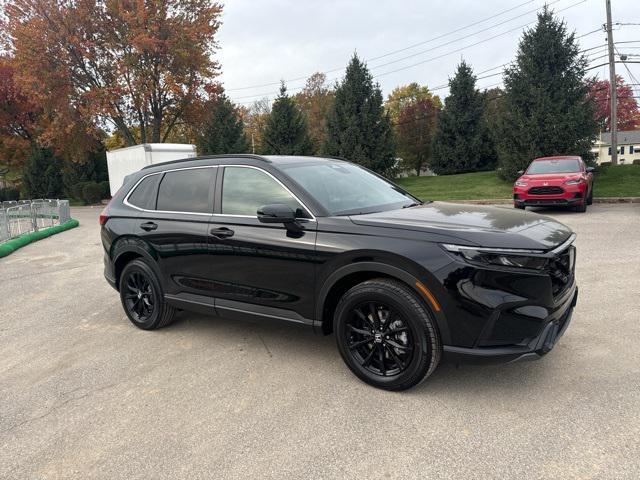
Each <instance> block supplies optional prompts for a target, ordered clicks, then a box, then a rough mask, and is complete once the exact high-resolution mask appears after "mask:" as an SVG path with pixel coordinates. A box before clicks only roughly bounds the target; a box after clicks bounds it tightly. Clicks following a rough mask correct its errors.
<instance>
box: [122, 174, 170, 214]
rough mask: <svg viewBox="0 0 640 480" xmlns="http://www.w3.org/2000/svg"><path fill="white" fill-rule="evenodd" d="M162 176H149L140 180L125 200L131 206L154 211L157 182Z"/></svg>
mask: <svg viewBox="0 0 640 480" xmlns="http://www.w3.org/2000/svg"><path fill="white" fill-rule="evenodd" d="M161 177H162V175H151V176H149V177H147V178H145V179H144V180H142V181H141V182H140V183H139V184H138V186H137V187H136V188H135V189H134V190H133V192H132V193H131V195H129V199H128V200H127V201H128V202H129V203H130V204H131V205H134V206H136V207H138V208H144V209H145V210H155V208H156V195H157V193H158V182H159V181H160V178H161Z"/></svg>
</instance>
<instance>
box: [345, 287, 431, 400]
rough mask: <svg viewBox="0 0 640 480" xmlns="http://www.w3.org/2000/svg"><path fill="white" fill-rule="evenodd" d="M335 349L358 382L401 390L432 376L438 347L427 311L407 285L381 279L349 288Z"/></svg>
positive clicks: (386, 388) (429, 314)
mask: <svg viewBox="0 0 640 480" xmlns="http://www.w3.org/2000/svg"><path fill="white" fill-rule="evenodd" d="M334 332H335V334H336V340H337V343H338V349H339V351H340V354H341V355H342V358H343V359H344V361H345V363H346V364H347V366H348V367H349V368H350V369H351V371H352V372H353V373H354V374H356V375H357V376H358V377H359V378H360V379H361V380H363V381H365V382H366V383H368V384H370V385H373V386H375V387H378V388H382V389H385V390H405V389H407V388H410V387H413V386H414V385H416V384H418V383H420V382H421V381H423V380H424V379H426V378H427V377H428V376H429V375H431V373H432V372H433V371H434V370H435V368H436V366H437V365H438V362H439V361H440V355H441V350H442V346H441V343H440V337H439V335H438V331H437V329H436V326H435V321H434V320H433V318H432V315H431V313H430V312H429V310H428V309H427V307H426V306H425V305H424V304H423V303H422V301H421V300H420V299H419V298H418V296H417V295H416V293H415V292H413V291H412V290H411V289H410V288H409V287H407V286H406V285H405V284H403V283H401V282H399V281H396V280H391V279H386V278H381V279H374V280H369V281H366V282H363V283H361V284H358V285H356V286H355V287H353V288H351V289H350V290H349V291H348V292H347V293H346V294H345V295H344V296H343V297H342V299H341V300H340V302H339V304H338V307H337V309H336V313H335V317H334Z"/></svg>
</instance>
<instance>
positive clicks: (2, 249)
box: [0, 218, 80, 258]
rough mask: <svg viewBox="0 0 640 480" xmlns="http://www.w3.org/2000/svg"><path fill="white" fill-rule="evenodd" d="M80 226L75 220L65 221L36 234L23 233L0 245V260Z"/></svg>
mask: <svg viewBox="0 0 640 480" xmlns="http://www.w3.org/2000/svg"><path fill="white" fill-rule="evenodd" d="M78 225H80V222H78V220H76V219H75V218H72V219H71V220H68V221H66V222H65V223H63V224H62V225H56V226H54V227H48V228H43V229H42V230H38V231H37V232H31V233H25V234H24V235H20V236H19V237H16V238H12V239H11V240H9V241H7V242H5V243H3V244H1V245H0V258H2V257H6V256H7V255H9V254H10V253H13V252H15V251H16V250H18V249H19V248H22V247H24V246H26V245H29V244H30V243H32V242H37V241H38V240H42V239H43V238H47V237H50V236H51V235H55V234H56V233H60V232H64V231H65V230H70V229H72V228H75V227H77V226H78Z"/></svg>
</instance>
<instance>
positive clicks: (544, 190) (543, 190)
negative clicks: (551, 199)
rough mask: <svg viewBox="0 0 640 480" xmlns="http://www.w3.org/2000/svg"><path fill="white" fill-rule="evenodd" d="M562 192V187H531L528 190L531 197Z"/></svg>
mask: <svg viewBox="0 0 640 480" xmlns="http://www.w3.org/2000/svg"><path fill="white" fill-rule="evenodd" d="M563 192H564V190H563V189H562V187H533V188H530V189H529V193H530V194H531V195H556V194H558V193H563Z"/></svg>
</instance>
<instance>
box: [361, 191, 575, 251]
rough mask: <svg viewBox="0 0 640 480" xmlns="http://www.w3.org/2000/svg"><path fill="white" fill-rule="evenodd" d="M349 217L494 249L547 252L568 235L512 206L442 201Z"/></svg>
mask: <svg viewBox="0 0 640 480" xmlns="http://www.w3.org/2000/svg"><path fill="white" fill-rule="evenodd" d="M350 218H351V221H352V222H353V223H355V224H358V225H367V226H372V227H386V228H395V229H403V230H413V231H423V232H428V233H434V234H439V235H448V236H449V237H453V238H455V239H457V241H458V242H459V243H460V244H462V245H473V246H482V247H494V248H528V249H543V250H549V249H552V248H554V247H556V246H558V245H560V244H561V243H563V242H564V241H565V240H567V239H568V238H569V236H570V235H571V233H572V232H571V229H570V228H569V227H567V226H566V225H563V224H562V223H560V222H557V221H555V220H554V219H552V218H549V217H545V216H543V215H538V214H537V213H531V212H523V211H521V210H516V209H514V208H513V207H511V208H509V207H490V206H485V205H465V204H455V203H445V202H432V203H428V204H425V205H421V206H418V207H413V208H403V209H398V210H390V211H388V212H380V213H370V214H363V215H353V216H351V217H350Z"/></svg>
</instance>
